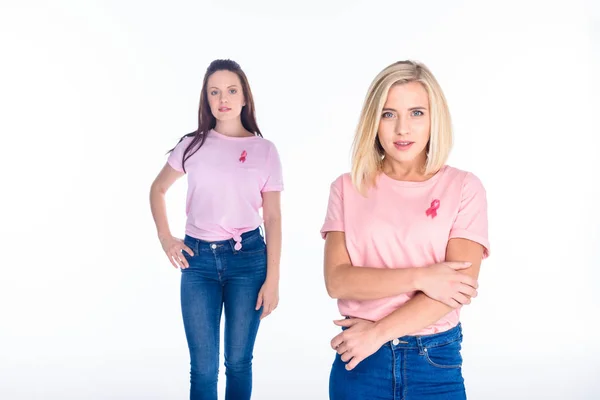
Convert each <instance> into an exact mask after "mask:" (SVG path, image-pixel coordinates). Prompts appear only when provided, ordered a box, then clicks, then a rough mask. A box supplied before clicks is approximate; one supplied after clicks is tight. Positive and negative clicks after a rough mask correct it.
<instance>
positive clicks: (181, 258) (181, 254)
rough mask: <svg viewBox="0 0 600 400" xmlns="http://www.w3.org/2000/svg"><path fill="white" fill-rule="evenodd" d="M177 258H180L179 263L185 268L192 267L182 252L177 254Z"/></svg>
mask: <svg viewBox="0 0 600 400" xmlns="http://www.w3.org/2000/svg"><path fill="white" fill-rule="evenodd" d="M177 256H178V257H179V263H180V264H181V265H182V266H183V268H189V267H190V264H189V263H188V261H187V259H186V258H185V255H184V254H183V252H182V251H179V252H178V253H177Z"/></svg>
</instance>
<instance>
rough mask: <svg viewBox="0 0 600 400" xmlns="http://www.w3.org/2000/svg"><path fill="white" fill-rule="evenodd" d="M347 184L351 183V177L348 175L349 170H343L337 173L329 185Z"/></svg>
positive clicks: (340, 185)
mask: <svg viewBox="0 0 600 400" xmlns="http://www.w3.org/2000/svg"><path fill="white" fill-rule="evenodd" d="M347 184H352V177H351V176H350V172H345V173H343V174H341V175H338V176H337V177H336V178H335V179H334V180H333V182H331V186H337V187H340V188H341V187H343V186H346V185H347Z"/></svg>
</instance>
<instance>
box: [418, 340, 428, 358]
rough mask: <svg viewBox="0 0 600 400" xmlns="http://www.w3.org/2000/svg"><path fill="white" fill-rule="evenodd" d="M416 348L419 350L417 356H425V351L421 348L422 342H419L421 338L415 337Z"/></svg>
mask: <svg viewBox="0 0 600 400" xmlns="http://www.w3.org/2000/svg"><path fill="white" fill-rule="evenodd" d="M416 339H417V348H418V349H419V355H420V356H422V355H423V354H425V351H426V349H425V348H424V347H423V342H422V341H421V336H417V337H416Z"/></svg>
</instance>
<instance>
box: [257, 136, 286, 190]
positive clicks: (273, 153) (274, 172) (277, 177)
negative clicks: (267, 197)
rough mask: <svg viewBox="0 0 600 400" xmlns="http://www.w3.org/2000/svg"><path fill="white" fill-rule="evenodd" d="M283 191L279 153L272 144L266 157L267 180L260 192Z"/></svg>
mask: <svg viewBox="0 0 600 400" xmlns="http://www.w3.org/2000/svg"><path fill="white" fill-rule="evenodd" d="M281 191H283V172H282V168H281V160H280V158H279V152H278V151H277V148H276V147H275V145H274V144H271V146H270V149H269V154H268V156H267V180H266V182H265V184H264V186H263V188H262V190H261V192H263V193H264V192H281Z"/></svg>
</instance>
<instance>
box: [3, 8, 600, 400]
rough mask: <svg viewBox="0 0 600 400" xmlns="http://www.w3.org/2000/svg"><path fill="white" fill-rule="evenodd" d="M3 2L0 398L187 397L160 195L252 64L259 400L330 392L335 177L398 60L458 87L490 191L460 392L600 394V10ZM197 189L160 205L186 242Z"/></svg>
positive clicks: (467, 152) (467, 165)
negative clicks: (326, 244)
mask: <svg viewBox="0 0 600 400" xmlns="http://www.w3.org/2000/svg"><path fill="white" fill-rule="evenodd" d="M0 4H1V6H0V41H1V42H0V46H1V47H0V57H1V58H2V60H1V63H0V107H1V110H2V111H1V117H0V135H1V136H0V137H1V142H0V150H1V156H0V167H1V169H0V171H1V174H2V176H1V184H2V195H1V196H0V202H1V207H0V246H1V252H0V266H1V276H0V398H2V399H6V400H13V399H15V400H16V399H62V400H67V399H184V398H186V397H187V395H188V394H187V393H188V382H189V359H188V351H187V345H186V342H185V336H184V332H183V324H182V321H181V315H180V308H179V275H180V272H179V271H177V270H174V269H173V267H171V266H170V264H169V262H168V261H167V259H166V257H165V256H164V254H163V253H162V250H161V248H160V245H159V243H158V241H157V239H156V233H155V228H154V225H153V222H152V218H151V214H150V208H149V202H148V192H149V187H150V184H151V182H152V180H153V179H154V177H155V175H156V174H157V173H158V171H159V170H160V168H161V167H162V165H163V164H164V162H165V161H166V157H165V152H166V151H167V150H168V149H169V148H171V147H172V146H173V145H174V144H175V143H176V141H177V140H178V138H179V137H180V136H181V135H183V134H185V133H188V132H191V131H193V130H194V129H195V127H196V122H197V117H196V116H197V107H198V99H199V90H200V87H201V84H202V77H203V74H204V71H205V70H206V67H207V66H208V64H209V63H210V61H212V60H213V59H216V58H232V59H234V60H236V61H238V62H239V63H240V64H241V65H242V67H243V68H244V70H245V72H246V73H247V75H248V77H249V79H250V84H251V86H252V89H253V92H254V96H255V100H256V108H257V113H258V114H257V116H258V123H259V126H260V128H261V130H262V131H263V133H264V135H265V137H266V138H268V139H270V140H272V141H273V142H274V143H275V144H276V145H277V146H278V149H279V151H280V154H281V158H282V162H283V166H284V169H285V182H286V190H285V192H284V196H283V216H284V249H283V257H282V279H281V303H280V307H279V308H278V309H277V310H276V312H275V313H274V314H272V316H270V317H269V318H267V319H266V320H265V321H264V323H263V325H262V327H261V330H260V332H259V336H258V340H257V344H256V349H255V360H254V371H255V375H254V376H255V378H254V398H256V399H326V398H327V390H328V375H329V369H330V365H331V362H332V361H333V357H334V353H333V351H332V350H331V349H330V348H329V340H330V339H331V338H332V337H333V336H334V335H335V334H336V333H337V332H338V330H337V329H338V328H336V327H335V326H334V325H333V323H332V320H333V319H335V318H338V313H337V308H336V305H335V301H334V300H331V299H329V298H328V296H327V294H326V291H325V288H324V284H323V277H322V251H323V242H322V240H321V239H320V236H319V229H320V226H321V223H322V222H323V218H324V215H325V210H326V204H327V197H328V193H329V184H330V183H331V181H332V180H333V179H335V178H336V177H337V176H338V175H339V174H341V173H343V172H345V171H347V170H348V168H349V154H350V153H349V151H350V145H351V141H352V137H353V134H354V128H355V126H356V123H357V121H358V116H359V112H360V108H361V105H362V101H363V99H364V95H365V93H366V90H367V88H368V85H369V84H370V82H371V80H372V79H373V78H374V76H375V75H376V74H377V73H378V72H379V71H380V70H381V69H382V68H384V67H385V66H387V65H388V64H390V63H391V62H394V61H397V60H401V59H407V58H411V59H416V60H420V61H423V62H425V63H426V64H427V65H428V66H429V67H430V68H431V69H432V70H433V72H434V74H435V75H436V77H437V78H438V80H439V81H440V83H441V85H442V87H443V88H444V91H445V93H446V95H447V98H448V101H449V104H450V107H451V112H452V116H453V121H454V127H455V137H456V145H455V148H454V150H453V153H452V155H451V159H450V160H449V163H450V164H451V165H453V166H456V167H458V168H462V169H466V170H469V171H472V172H474V173H475V174H476V175H477V176H479V178H480V179H481V180H482V181H483V183H484V185H485V186H486V188H487V191H488V200H489V221H490V240H491V243H492V256H491V257H490V258H489V259H488V260H486V261H485V262H484V264H483V267H482V272H481V280H480V296H479V297H478V298H477V300H476V301H475V302H474V303H473V304H472V305H471V306H469V307H467V308H466V309H465V310H464V311H463V313H462V315H463V318H462V321H463V326H464V333H465V339H464V351H463V356H464V358H465V363H464V376H465V379H466V384H467V388H468V394H469V398H470V399H475V400H479V399H482V400H493V399H509V398H510V399H597V398H600V379H598V378H599V375H600V372H599V368H598V359H599V356H600V349H599V347H600V346H599V341H598V339H597V336H598V329H597V328H596V324H597V318H598V311H597V310H598V307H599V306H600V301H599V300H598V293H599V290H600V284H599V283H598V282H599V278H600V274H599V273H598V267H599V264H600V262H599V261H600V257H599V255H600V254H599V253H600V251H599V248H600V228H599V226H600V224H599V223H600V211H599V209H600V206H599V201H600V196H599V190H598V189H599V187H600V183H599V181H600V179H598V175H600V174H599V171H600V167H599V162H598V152H597V146H598V145H599V144H600V143H599V142H598V139H597V136H598V132H599V128H600V127H599V126H598V122H597V118H593V117H594V114H595V113H597V112H598V111H597V110H598V107H599V106H600V102H599V95H598V88H599V82H598V77H597V74H598V71H600V51H599V42H600V28H599V24H598V23H599V20H600V18H599V16H600V12H599V11H600V10H599V9H600V6H598V5H594V4H593V3H592V2H591V1H590V2H583V1H575V0H568V1H566V0H565V1H563V0H561V1H559V0H554V2H547V1H522V0H521V1H497V2H492V1H475V0H470V1H466V0H465V1H452V2H448V1H441V0H440V1H433V0H430V1H419V2H416V1H410V2H409V1H388V2H378V1H371V2H367V1H318V2H317V1H306V0H305V1H299V2H296V3H295V4H291V2H275V1H273V2H272V3H267V2H264V1H246V2H242V1H239V2H221V1H219V2H217V1H212V2H201V1H174V0H171V1H169V2H168V5H167V2H150V1H116V0H115V1H74V0H73V1H64V0H63V1H54V2H42V1H37V2H32V1H16V0H15V1H10V0H8V1H7V0H2V2H1V3H0ZM596 115H597V114H596ZM185 189H186V188H185V180H180V181H178V182H177V183H176V185H175V186H174V187H173V188H172V190H171V191H170V192H169V193H168V197H167V200H168V211H169V218H170V223H171V227H172V230H173V232H175V233H177V234H178V235H179V236H182V235H183V228H184V222H185V215H184V211H185V208H184V201H185ZM223 372H224V368H223V367H222V369H221V374H223ZM220 378H221V379H220V383H219V387H220V392H221V393H223V388H224V379H223V378H224V376H223V375H221V377H220Z"/></svg>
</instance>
